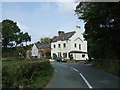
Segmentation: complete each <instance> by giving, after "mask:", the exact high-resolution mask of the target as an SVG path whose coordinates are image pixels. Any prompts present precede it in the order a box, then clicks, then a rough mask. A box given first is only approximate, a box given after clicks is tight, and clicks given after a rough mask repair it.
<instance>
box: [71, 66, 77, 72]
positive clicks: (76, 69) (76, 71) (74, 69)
mask: <svg viewBox="0 0 120 90" xmlns="http://www.w3.org/2000/svg"><path fill="white" fill-rule="evenodd" d="M70 68H72V69H73V70H75V71H76V72H78V70H77V69H75V68H73V67H70Z"/></svg>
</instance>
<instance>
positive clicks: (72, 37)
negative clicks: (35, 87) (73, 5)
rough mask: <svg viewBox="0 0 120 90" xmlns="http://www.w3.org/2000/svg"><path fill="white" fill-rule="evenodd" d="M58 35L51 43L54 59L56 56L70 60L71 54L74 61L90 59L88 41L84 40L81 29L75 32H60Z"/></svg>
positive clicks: (78, 28)
mask: <svg viewBox="0 0 120 90" xmlns="http://www.w3.org/2000/svg"><path fill="white" fill-rule="evenodd" d="M58 34H59V35H58V37H57V38H55V39H54V40H53V41H52V42H51V57H52V58H53V55H54V54H56V55H57V57H64V58H66V59H69V54H70V55H71V54H72V55H73V59H74V60H86V59H88V54H87V41H85V40H84V37H83V35H82V34H81V32H80V27H76V29H75V31H73V32H68V33H64V32H63V31H59V32H58Z"/></svg>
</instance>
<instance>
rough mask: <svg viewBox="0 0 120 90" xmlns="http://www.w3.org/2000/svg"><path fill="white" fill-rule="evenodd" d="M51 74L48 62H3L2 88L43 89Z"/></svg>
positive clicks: (51, 68)
mask: <svg viewBox="0 0 120 90" xmlns="http://www.w3.org/2000/svg"><path fill="white" fill-rule="evenodd" d="M53 72H54V69H53V67H52V66H51V64H50V62H49V60H37V59H36V60H35V61H34V60H32V61H30V60H29V59H28V60H12V59H8V60H3V62H2V88H44V87H45V86H46V85H47V83H48V82H49V80H50V78H51V77H52V75H53Z"/></svg>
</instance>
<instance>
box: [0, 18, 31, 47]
mask: <svg viewBox="0 0 120 90" xmlns="http://www.w3.org/2000/svg"><path fill="white" fill-rule="evenodd" d="M28 41H31V37H30V36H29V35H28V33H27V32H25V33H23V32H21V30H20V28H19V27H18V26H17V23H16V22H14V21H12V20H8V19H6V20H3V21H2V42H3V46H4V47H5V48H7V47H13V46H14V45H15V46H17V45H19V44H22V42H26V43H27V42H28Z"/></svg>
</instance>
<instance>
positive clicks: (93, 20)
mask: <svg viewBox="0 0 120 90" xmlns="http://www.w3.org/2000/svg"><path fill="white" fill-rule="evenodd" d="M119 11H120V3H118V2H117V3H103V2H101V3H100V2H94V3H90V2H80V3H79V4H78V5H77V7H76V10H75V12H76V14H77V16H78V19H82V20H84V22H85V33H84V37H85V39H86V40H87V41H88V52H89V55H90V57H93V58H102V59H103V58H104V59H105V58H107V59H108V58H109V59H112V58H120V52H119V51H120V47H119V44H120V38H119V33H120V15H119Z"/></svg>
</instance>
